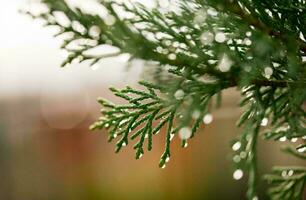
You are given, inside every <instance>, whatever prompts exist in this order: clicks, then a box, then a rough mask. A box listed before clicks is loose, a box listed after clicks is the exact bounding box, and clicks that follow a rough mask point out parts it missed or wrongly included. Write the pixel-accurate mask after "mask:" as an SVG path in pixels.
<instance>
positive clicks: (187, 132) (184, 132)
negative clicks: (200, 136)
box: [179, 127, 191, 140]
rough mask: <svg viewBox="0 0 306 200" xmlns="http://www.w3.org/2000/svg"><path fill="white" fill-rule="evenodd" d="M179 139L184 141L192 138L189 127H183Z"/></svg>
mask: <svg viewBox="0 0 306 200" xmlns="http://www.w3.org/2000/svg"><path fill="white" fill-rule="evenodd" d="M179 137H180V138H181V139H182V140H187V139H189V138H190V137H191V129H190V128H189V127H183V128H181V129H180V130H179Z"/></svg>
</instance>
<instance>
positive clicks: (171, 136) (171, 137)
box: [170, 133, 175, 141]
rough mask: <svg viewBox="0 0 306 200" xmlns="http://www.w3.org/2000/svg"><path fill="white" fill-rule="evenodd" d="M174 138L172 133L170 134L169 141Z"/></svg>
mask: <svg viewBox="0 0 306 200" xmlns="http://www.w3.org/2000/svg"><path fill="white" fill-rule="evenodd" d="M174 136H175V135H174V134H173V133H171V134H170V141H171V140H173V138H174Z"/></svg>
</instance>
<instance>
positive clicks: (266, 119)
mask: <svg viewBox="0 0 306 200" xmlns="http://www.w3.org/2000/svg"><path fill="white" fill-rule="evenodd" d="M268 122H269V120H268V118H266V117H265V118H263V119H262V120H261V124H260V125H261V126H267V125H268Z"/></svg>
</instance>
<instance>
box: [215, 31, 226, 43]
mask: <svg viewBox="0 0 306 200" xmlns="http://www.w3.org/2000/svg"><path fill="white" fill-rule="evenodd" d="M215 40H216V42H218V43H223V42H225V41H226V35H225V33H223V32H218V33H217V34H216V36H215Z"/></svg>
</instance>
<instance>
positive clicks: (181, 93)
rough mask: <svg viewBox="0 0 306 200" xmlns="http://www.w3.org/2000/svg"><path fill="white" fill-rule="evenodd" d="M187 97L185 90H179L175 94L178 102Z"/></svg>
mask: <svg viewBox="0 0 306 200" xmlns="http://www.w3.org/2000/svg"><path fill="white" fill-rule="evenodd" d="M184 96H185V92H184V91H183V90H178V91H176V92H175V94H174V97H175V98H176V99H177V100H181V99H183V98H184Z"/></svg>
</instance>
